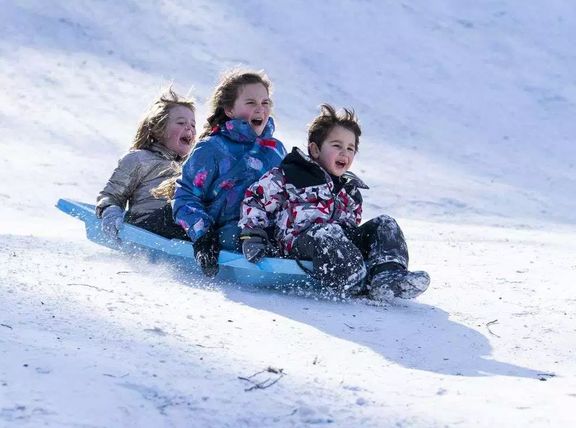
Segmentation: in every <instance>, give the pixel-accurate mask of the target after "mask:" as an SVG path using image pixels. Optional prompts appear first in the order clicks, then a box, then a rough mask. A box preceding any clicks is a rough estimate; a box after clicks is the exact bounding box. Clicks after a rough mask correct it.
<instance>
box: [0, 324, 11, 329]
mask: <svg viewBox="0 0 576 428" xmlns="http://www.w3.org/2000/svg"><path fill="white" fill-rule="evenodd" d="M0 325H1V326H2V327H6V328H9V329H10V330H14V329H13V328H12V326H11V325H8V324H0Z"/></svg>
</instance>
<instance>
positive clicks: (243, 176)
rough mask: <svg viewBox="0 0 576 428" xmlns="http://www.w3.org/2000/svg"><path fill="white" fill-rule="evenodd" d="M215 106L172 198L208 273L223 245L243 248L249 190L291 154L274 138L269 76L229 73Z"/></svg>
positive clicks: (177, 218) (216, 94) (213, 269)
mask: <svg viewBox="0 0 576 428" xmlns="http://www.w3.org/2000/svg"><path fill="white" fill-rule="evenodd" d="M211 107H212V114H211V116H210V117H209V118H208V121H207V124H206V125H205V129H204V132H203V134H202V135H201V136H200V141H199V142H198V143H197V144H196V146H195V147H194V150H193V151H192V153H191V155H190V157H189V158H188V160H187V161H186V162H185V163H184V166H183V168H182V176H181V178H179V179H178V180H177V181H176V191H175V193H174V199H173V200H172V208H173V212H174V220H175V221H176V223H178V224H179V225H180V226H182V227H183V228H184V230H185V231H186V233H187V235H188V236H189V237H190V239H191V240H192V242H193V244H194V253H195V257H196V261H197V262H198V264H199V266H200V267H201V268H202V271H203V272H204V274H205V275H207V276H214V275H216V273H217V272H218V264H217V262H218V252H219V250H220V248H223V249H226V250H231V251H240V250H241V246H240V241H239V235H240V229H239V228H238V220H239V217H240V204H241V202H242V199H243V197H244V192H245V191H246V189H247V188H248V186H249V185H251V184H252V183H254V182H255V181H256V180H258V179H259V178H260V177H261V176H262V174H264V173H265V172H266V171H268V170H270V169H271V168H273V167H275V166H278V165H279V164H280V162H281V161H282V159H283V158H284V156H285V155H286V149H285V148H284V146H283V145H282V143H281V142H280V141H278V140H276V139H275V138H273V137H272V135H273V133H274V120H273V119H272V117H270V113H271V108H272V101H271V99H270V81H269V80H268V78H267V77H266V75H264V74H263V73H262V72H242V71H239V70H232V71H230V72H228V73H227V74H225V75H224V76H223V78H222V79H221V81H220V83H219V85H218V86H217V87H216V89H215V91H214V94H213V95H212V101H211Z"/></svg>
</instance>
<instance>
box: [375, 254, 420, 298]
mask: <svg viewBox="0 0 576 428" xmlns="http://www.w3.org/2000/svg"><path fill="white" fill-rule="evenodd" d="M429 285H430V275H428V273H426V272H424V271H416V272H410V271H409V270H406V269H404V268H403V267H402V266H399V265H396V264H395V263H394V266H386V267H385V268H384V269H382V270H380V271H379V272H377V273H376V274H374V275H373V276H372V279H371V281H370V286H369V290H368V296H369V297H370V298H371V299H373V300H380V301H390V300H391V299H392V297H399V298H401V299H413V298H415V297H418V296H419V295H420V294H422V293H424V292H425V291H426V289H427V288H428V286H429Z"/></svg>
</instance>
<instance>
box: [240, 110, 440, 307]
mask: <svg viewBox="0 0 576 428" xmlns="http://www.w3.org/2000/svg"><path fill="white" fill-rule="evenodd" d="M360 134H361V131H360V126H359V124H358V122H357V119H356V117H355V115H354V113H353V112H352V111H349V110H344V112H343V113H340V114H337V113H336V111H335V110H334V108H333V107H331V106H330V105H327V104H324V105H322V106H321V114H320V115H319V116H317V117H316V118H315V119H314V121H313V122H312V124H311V125H310V128H309V130H308V153H309V155H310V157H308V156H306V155H305V154H304V153H302V151H300V150H299V149H297V148H294V149H293V151H292V152H291V153H290V154H289V155H288V156H286V158H285V159H284V160H283V161H282V163H281V164H280V166H279V167H277V168H274V169H272V170H271V171H269V172H268V173H266V174H265V175H264V176H263V177H262V178H261V179H260V180H259V181H258V182H256V183H254V184H253V185H252V186H250V187H249V188H248V190H247V191H246V195H245V199H244V201H243V203H242V216H241V220H240V222H239V226H240V227H241V228H242V233H241V239H242V241H243V244H242V250H243V252H244V255H245V257H246V258H247V259H248V260H249V261H251V262H255V263H256V262H258V261H259V260H260V259H261V258H262V257H264V256H265V254H266V250H267V247H268V246H269V244H268V241H267V234H266V231H265V229H267V228H268V227H270V226H272V225H273V226H274V228H275V229H274V230H275V233H274V235H275V238H276V240H277V242H278V243H279V244H280V247H281V250H282V252H283V253H284V255H285V256H288V257H295V258H297V259H307V260H312V264H313V271H312V272H311V275H312V276H313V277H314V278H316V279H318V280H319V281H320V283H321V284H322V285H323V286H326V287H329V288H331V289H335V290H336V291H338V292H339V293H341V294H342V295H343V296H354V295H361V294H368V296H369V297H370V298H372V299H375V300H389V299H390V298H392V297H393V296H394V297H401V298H413V297H416V296H418V295H420V294H421V293H423V292H424V291H425V290H426V288H427V287H428V284H429V283H430V278H429V276H428V274H427V273H426V272H410V271H408V270H407V268H408V249H407V247H406V241H405V240H404V236H403V234H402V231H401V230H400V228H399V226H398V224H397V223H396V221H395V220H394V219H393V218H391V217H388V216H386V215H381V216H379V217H377V218H375V219H372V220H370V221H368V222H366V223H364V224H363V225H361V226H359V224H360V220H361V213H362V197H361V195H360V191H359V190H358V189H366V188H367V186H366V185H365V184H364V183H363V182H362V181H361V180H360V179H359V178H358V177H356V176H355V175H354V174H352V173H351V172H348V169H349V168H350V166H351V165H352V161H353V160H354V156H355V155H356V153H357V151H358V144H359V137H360ZM365 279H367V281H364V280H365Z"/></svg>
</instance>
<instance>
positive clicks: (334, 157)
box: [308, 125, 356, 177]
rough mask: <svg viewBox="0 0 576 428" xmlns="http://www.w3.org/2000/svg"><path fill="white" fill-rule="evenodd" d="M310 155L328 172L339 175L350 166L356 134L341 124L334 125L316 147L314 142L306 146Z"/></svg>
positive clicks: (353, 154) (354, 154)
mask: <svg viewBox="0 0 576 428" xmlns="http://www.w3.org/2000/svg"><path fill="white" fill-rule="evenodd" d="M308 151H309V152H310V156H312V159H314V160H315V161H316V162H318V163H319V164H320V166H321V167H322V168H324V169H325V170H326V171H328V172H329V173H330V174H332V175H334V176H336V177H340V176H341V175H342V174H344V173H345V172H346V171H348V170H349V169H350V167H351V166H352V161H353V160H354V156H356V136H355V135H354V133H353V132H352V131H350V130H348V129H346V128H344V127H342V126H339V125H336V126H335V127H334V128H332V130H331V131H330V132H329V133H328V135H327V137H326V139H325V140H324V141H323V142H322V144H321V145H320V148H318V145H317V144H316V143H310V145H309V147H308Z"/></svg>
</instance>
